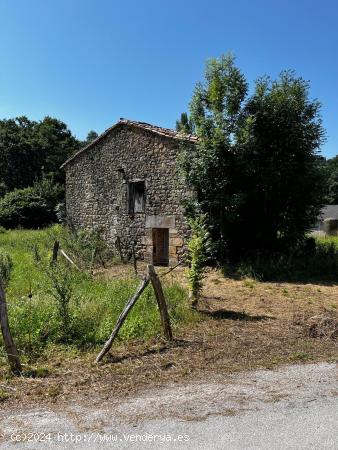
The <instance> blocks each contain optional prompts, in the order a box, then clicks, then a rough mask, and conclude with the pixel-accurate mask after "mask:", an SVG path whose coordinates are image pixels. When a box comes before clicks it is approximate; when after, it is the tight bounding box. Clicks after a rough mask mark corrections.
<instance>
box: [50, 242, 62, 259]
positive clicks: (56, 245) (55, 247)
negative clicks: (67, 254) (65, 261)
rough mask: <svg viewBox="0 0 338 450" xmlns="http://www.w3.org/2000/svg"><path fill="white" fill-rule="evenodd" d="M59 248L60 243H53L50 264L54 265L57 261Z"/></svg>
mask: <svg viewBox="0 0 338 450" xmlns="http://www.w3.org/2000/svg"><path fill="white" fill-rule="evenodd" d="M59 248H60V242H59V241H55V242H54V246H53V256H52V264H54V263H56V262H57V260H58V253H59Z"/></svg>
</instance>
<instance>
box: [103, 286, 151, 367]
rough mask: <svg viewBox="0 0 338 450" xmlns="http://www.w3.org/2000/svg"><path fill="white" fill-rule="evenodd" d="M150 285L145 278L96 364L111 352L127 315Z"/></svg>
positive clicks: (119, 319)
mask: <svg viewBox="0 0 338 450" xmlns="http://www.w3.org/2000/svg"><path fill="white" fill-rule="evenodd" d="M148 284H149V278H148V277H144V279H143V280H142V283H141V284H140V285H139V287H138V288H137V291H136V292H135V294H134V295H133V296H132V297H131V299H130V300H129V302H128V303H127V305H126V306H125V308H124V310H123V311H122V313H121V315H120V317H119V318H118V320H117V323H116V325H115V328H114V330H113V332H112V334H111V335H110V337H109V339H108V341H107V342H106V343H105V344H104V346H103V348H102V350H101V351H100V353H99V354H98V356H97V358H96V361H95V362H97V363H98V362H100V361H101V359H102V358H103V357H104V355H105V354H106V353H107V352H109V350H110V349H111V346H112V345H113V342H114V339H115V338H116V336H117V333H118V332H119V329H120V328H121V327H122V325H123V323H124V321H125V320H126V318H127V315H128V314H129V312H130V311H131V309H132V308H133V306H134V305H135V303H136V302H137V300H138V299H139V297H140V296H141V294H142V292H143V291H144V290H145V288H146V287H147V286H148Z"/></svg>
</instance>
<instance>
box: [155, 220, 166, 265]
mask: <svg viewBox="0 0 338 450" xmlns="http://www.w3.org/2000/svg"><path fill="white" fill-rule="evenodd" d="M152 234H153V264H154V266H168V264H169V228H153V232H152Z"/></svg>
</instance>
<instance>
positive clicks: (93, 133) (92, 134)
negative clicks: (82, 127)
mask: <svg viewBox="0 0 338 450" xmlns="http://www.w3.org/2000/svg"><path fill="white" fill-rule="evenodd" d="M98 137H99V135H98V134H97V133H96V131H94V130H91V131H89V133H88V134H87V138H86V140H85V142H84V145H88V144H90V143H91V142H92V141H95V139H97V138H98Z"/></svg>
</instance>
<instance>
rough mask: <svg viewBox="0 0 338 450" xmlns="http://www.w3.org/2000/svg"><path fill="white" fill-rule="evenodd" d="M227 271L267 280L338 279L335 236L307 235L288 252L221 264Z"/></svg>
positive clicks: (234, 274) (229, 273)
mask: <svg viewBox="0 0 338 450" xmlns="http://www.w3.org/2000/svg"><path fill="white" fill-rule="evenodd" d="M224 272H225V274H226V275H228V276H229V275H230V276H236V277H240V278H243V277H250V278H254V279H258V280H262V281H267V280H285V279H287V280H291V281H292V280H294V281H296V280H310V279H321V280H337V279H338V239H337V238H336V241H334V240H333V239H314V238H312V237H308V238H307V239H305V241H304V242H303V243H302V245H300V246H299V247H297V249H295V250H294V251H293V253H291V254H290V255H288V256H285V255H280V254H277V253H276V254H271V255H270V256H269V257H266V256H264V257H260V258H258V257H257V258H256V259H246V260H243V261H241V263H239V264H237V265H236V266H227V267H226V268H224Z"/></svg>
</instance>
